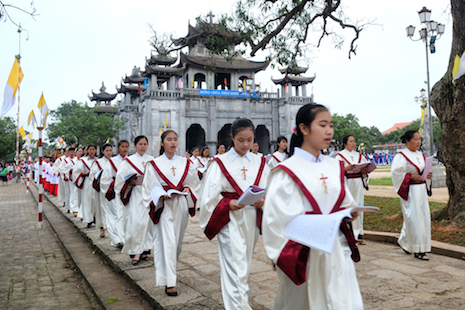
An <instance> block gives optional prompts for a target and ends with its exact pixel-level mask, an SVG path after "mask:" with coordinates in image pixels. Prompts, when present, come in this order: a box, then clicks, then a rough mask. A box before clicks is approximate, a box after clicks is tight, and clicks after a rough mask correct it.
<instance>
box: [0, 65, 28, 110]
mask: <svg viewBox="0 0 465 310" xmlns="http://www.w3.org/2000/svg"><path fill="white" fill-rule="evenodd" d="M23 77H24V74H23V70H21V67H20V65H19V62H18V60H17V59H16V58H15V62H14V63H13V68H11V72H10V76H9V77H8V81H7V82H6V86H5V92H4V94H3V98H4V100H3V105H2V111H1V112H0V118H2V117H3V116H5V114H6V113H7V112H8V111H9V110H10V109H11V108H12V107H13V105H14V104H15V95H16V91H17V90H18V87H19V83H21V81H22V80H23Z"/></svg>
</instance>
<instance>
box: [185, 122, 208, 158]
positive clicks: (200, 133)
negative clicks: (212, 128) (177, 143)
mask: <svg viewBox="0 0 465 310" xmlns="http://www.w3.org/2000/svg"><path fill="white" fill-rule="evenodd" d="M204 145H205V130H203V128H202V126H200V125H199V124H192V125H191V126H190V127H189V128H188V129H187V131H186V151H191V150H192V149H193V148H194V147H195V146H196V147H198V148H201V147H202V146H204Z"/></svg>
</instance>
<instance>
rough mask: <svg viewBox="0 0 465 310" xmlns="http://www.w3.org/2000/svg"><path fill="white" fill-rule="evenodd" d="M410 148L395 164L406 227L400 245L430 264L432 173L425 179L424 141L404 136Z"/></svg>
mask: <svg viewBox="0 0 465 310" xmlns="http://www.w3.org/2000/svg"><path fill="white" fill-rule="evenodd" d="M401 139H402V143H405V144H406V148H405V149H403V150H402V151H400V152H399V153H398V154H397V155H396V156H395V157H394V160H393V161H392V166H391V178H392V184H393V185H394V188H395V190H396V192H397V194H399V196H400V205H401V207H402V215H403V219H404V223H403V224H402V231H401V232H400V237H399V239H398V240H397V243H398V244H399V245H400V247H401V248H402V249H403V250H404V252H405V253H407V254H410V253H411V252H413V253H415V258H418V259H420V260H429V259H428V257H427V256H426V252H431V212H430V208H429V202H428V196H431V194H432V191H431V181H430V180H431V179H432V177H433V174H432V172H430V173H429V174H428V175H427V176H426V179H427V180H424V179H422V177H421V174H422V173H423V170H424V169H425V161H426V160H425V155H423V153H422V152H421V151H420V146H421V137H420V134H419V133H418V132H416V131H415V130H409V131H407V132H406V133H405V134H404V135H403V136H402V138H401Z"/></svg>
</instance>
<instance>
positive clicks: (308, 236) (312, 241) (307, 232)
mask: <svg viewBox="0 0 465 310" xmlns="http://www.w3.org/2000/svg"><path fill="white" fill-rule="evenodd" d="M378 209H379V208H378V207H355V208H347V209H344V210H341V211H338V212H334V213H331V214H327V215H322V214H306V215H299V216H296V217H295V218H294V219H292V220H291V221H290V222H289V223H288V224H287V226H286V229H285V230H284V235H285V236H286V237H287V238H289V239H290V240H293V241H295V242H298V243H300V244H303V245H306V246H308V247H310V248H312V249H316V250H319V251H322V252H325V253H327V254H331V253H332V251H333V248H334V242H335V241H336V237H337V234H338V232H339V226H340V225H341V221H342V219H344V218H345V217H348V218H351V217H352V216H351V213H353V212H368V211H376V210H378Z"/></svg>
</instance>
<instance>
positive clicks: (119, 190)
mask: <svg viewBox="0 0 465 310" xmlns="http://www.w3.org/2000/svg"><path fill="white" fill-rule="evenodd" d="M134 147H135V149H136V153H135V154H133V155H131V156H129V157H127V158H125V159H124V160H123V162H122V163H121V165H120V167H119V168H118V172H117V173H116V179H115V195H116V199H120V200H121V202H122V203H123V204H124V208H127V219H126V230H125V233H124V237H125V240H124V247H123V249H122V251H121V252H122V253H125V254H129V255H130V256H131V257H132V258H133V261H132V264H133V265H137V264H138V263H139V262H140V260H148V257H147V254H148V253H149V251H150V250H151V249H152V248H153V240H152V237H153V236H152V231H153V227H152V225H153V224H152V222H151V221H150V217H149V213H148V212H147V206H146V205H145V204H144V193H143V191H144V188H143V187H142V183H141V180H142V179H143V177H144V173H145V172H144V171H145V168H146V166H147V163H148V162H149V161H151V160H152V159H153V156H150V155H147V154H145V152H146V151H147V148H148V139H147V137H145V136H138V137H136V138H135V139H134Z"/></svg>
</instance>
